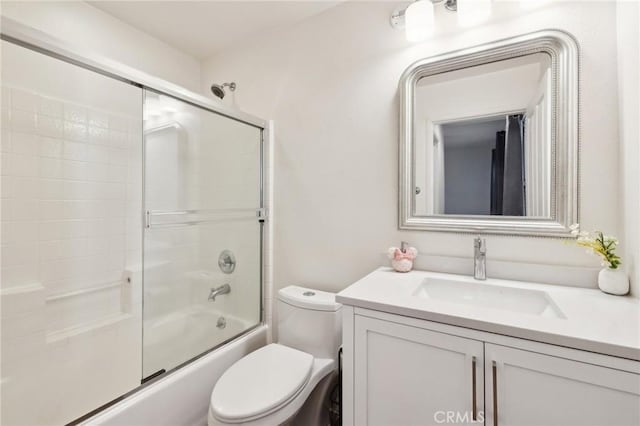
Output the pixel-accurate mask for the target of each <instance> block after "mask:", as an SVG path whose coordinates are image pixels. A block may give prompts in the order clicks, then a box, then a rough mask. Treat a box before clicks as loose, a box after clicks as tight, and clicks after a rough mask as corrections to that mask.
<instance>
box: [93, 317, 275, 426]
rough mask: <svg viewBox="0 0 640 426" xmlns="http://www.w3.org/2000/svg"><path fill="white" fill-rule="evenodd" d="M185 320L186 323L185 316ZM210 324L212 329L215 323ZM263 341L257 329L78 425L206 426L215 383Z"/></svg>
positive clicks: (264, 332)
mask: <svg viewBox="0 0 640 426" xmlns="http://www.w3.org/2000/svg"><path fill="white" fill-rule="evenodd" d="M200 313H201V314H202V312H200ZM205 314H206V313H205ZM186 318H187V319H186V321H189V316H188V315H187V316H186ZM174 319H176V318H174ZM176 320H177V319H176ZM177 322H178V323H179V321H177ZM213 324H214V328H215V322H214V323H213ZM173 325H174V326H176V324H173ZM266 340H267V327H266V326H265V325H260V326H258V327H256V328H255V329H253V330H252V331H250V332H248V333H246V334H245V335H243V336H240V337H238V338H236V339H234V340H232V341H230V342H228V343H227V344H225V345H223V346H222V347H220V348H218V349H216V350H214V351H212V352H210V353H208V354H206V355H204V356H202V357H201V358H199V359H197V360H195V361H193V362H192V363H190V364H188V365H186V366H184V367H182V368H180V369H178V370H175V371H174V372H172V373H169V374H168V375H166V377H162V378H160V379H158V380H157V381H154V382H151V383H149V384H148V385H146V386H144V387H143V388H142V389H140V390H138V391H137V392H135V393H133V394H132V395H130V396H128V397H126V398H125V399H123V400H122V401H120V402H118V403H116V404H115V405H113V406H111V407H109V408H107V409H106V410H104V411H102V412H100V413H99V414H97V415H95V416H94V417H91V418H90V419H88V420H86V421H84V422H82V423H81V424H82V425H105V426H110V425H112V426H124V425H136V426H147V425H148V426H162V425H166V426H195V425H206V424H207V412H208V409H209V399H210V396H211V391H212V389H213V386H214V385H215V383H216V381H217V380H218V379H219V378H220V376H222V373H224V372H225V370H226V369H227V368H229V366H231V365H232V364H233V363H234V362H236V361H237V360H239V359H240V358H242V357H243V356H245V355H246V354H248V353H250V352H252V351H254V350H256V349H258V348H260V347H262V346H264V345H265V344H266Z"/></svg>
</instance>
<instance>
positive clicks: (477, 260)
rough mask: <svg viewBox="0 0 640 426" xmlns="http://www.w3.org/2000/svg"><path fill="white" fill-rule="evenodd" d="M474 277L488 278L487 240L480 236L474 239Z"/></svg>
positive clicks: (478, 278)
mask: <svg viewBox="0 0 640 426" xmlns="http://www.w3.org/2000/svg"><path fill="white" fill-rule="evenodd" d="M473 278H475V279H476V280H486V279H487V242H486V241H485V240H484V238H480V237H479V236H478V237H476V238H475V239H474V240H473Z"/></svg>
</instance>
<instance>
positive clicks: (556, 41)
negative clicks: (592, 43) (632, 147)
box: [399, 31, 578, 236]
mask: <svg viewBox="0 0 640 426" xmlns="http://www.w3.org/2000/svg"><path fill="white" fill-rule="evenodd" d="M577 60H578V51H577V45H576V44H575V41H574V40H573V38H571V36H569V35H568V34H566V33H563V32H559V31H543V32H539V33H535V34H529V35H526V36H521V37H517V38H514V39H510V40H503V41H500V42H496V43H491V44H489V45H486V46H480V47H477V48H471V49H467V50H466V51H460V52H453V53H451V54H446V55H442V56H440V57H436V58H428V59H425V60H422V61H418V62H417V63H415V64H413V65H412V66H411V67H409V69H407V71H405V73H404V75H403V77H402V80H401V84H400V89H401V98H402V99H401V117H400V118H401V124H402V125H401V140H400V148H401V149H400V154H401V155H400V170H401V175H400V209H399V210H400V228H401V229H424V230H451V231H456V232H489V233H500V234H514V235H515V234H517V235H523V234H524V235H543V236H568V235H569V234H570V230H569V226H570V225H572V224H573V223H576V222H577V179H576V175H577V146H578V135H577V122H578V104H577V84H578V75H577V72H578V67H577Z"/></svg>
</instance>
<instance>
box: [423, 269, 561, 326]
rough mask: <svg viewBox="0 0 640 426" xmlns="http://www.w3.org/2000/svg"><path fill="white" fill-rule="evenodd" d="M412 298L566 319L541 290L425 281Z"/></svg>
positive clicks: (463, 282)
mask: <svg viewBox="0 0 640 426" xmlns="http://www.w3.org/2000/svg"><path fill="white" fill-rule="evenodd" d="M413 296H415V297H420V298H423V299H432V300H439V301H442V302H448V303H456V304H461V305H468V306H477V307H481V308H489V309H499V310H502V311H512V312H518V313H521V314H528V315H536V316H541V317H549V318H566V317H565V316H564V314H563V313H562V311H561V310H560V309H559V308H558V307H557V306H556V304H555V303H554V302H553V300H552V299H551V297H549V295H548V294H547V293H546V292H544V291H539V290H529V289H521V288H515V287H506V286H499V285H493V284H484V283H475V282H473V283H472V282H466V281H457V280H452V279H442V278H425V279H424V280H422V282H421V283H420V284H419V285H418V287H417V288H416V290H415V291H414V292H413Z"/></svg>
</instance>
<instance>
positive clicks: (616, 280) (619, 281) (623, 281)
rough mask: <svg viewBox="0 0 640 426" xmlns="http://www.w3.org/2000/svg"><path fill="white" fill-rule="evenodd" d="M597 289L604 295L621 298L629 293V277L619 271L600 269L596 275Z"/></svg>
mask: <svg viewBox="0 0 640 426" xmlns="http://www.w3.org/2000/svg"><path fill="white" fill-rule="evenodd" d="M598 287H600V290H602V291H604V292H605V293H609V294H615V295H617V296H622V295H625V294H627V293H629V277H627V274H626V273H625V272H624V271H623V270H621V269H611V268H602V270H601V271H600V273H599V274H598Z"/></svg>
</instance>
